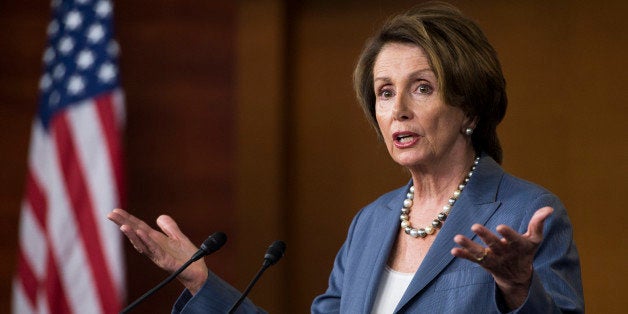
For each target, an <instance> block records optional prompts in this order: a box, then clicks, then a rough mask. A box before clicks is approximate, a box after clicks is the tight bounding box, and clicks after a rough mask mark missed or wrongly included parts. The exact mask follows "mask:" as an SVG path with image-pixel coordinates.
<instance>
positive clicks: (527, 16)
mask: <svg viewBox="0 0 628 314" xmlns="http://www.w3.org/2000/svg"><path fill="white" fill-rule="evenodd" d="M418 2H419V1H405V0H400V1H394V2H391V1H367V0H362V1H337V0H334V1H331V0H304V1H288V0H284V1H280V0H259V1H253V0H250V1H245V0H241V1H227V0H224V1H222V0H206V1H199V0H196V1H194V0H177V1H173V0H156V1H117V2H115V6H114V14H115V33H116V37H117V39H118V42H119V44H120V48H121V57H120V74H121V87H122V88H123V89H124V91H125V94H126V107H127V127H126V131H125V136H124V148H125V168H126V177H127V183H126V184H127V198H128V202H127V203H128V205H127V208H128V210H129V211H131V212H132V213H133V214H135V215H137V216H139V217H141V218H144V219H146V220H147V221H149V222H151V223H152V222H153V221H154V219H155V218H156V217H157V216H158V215H160V214H162V213H169V214H170V215H171V216H173V217H174V218H175V219H176V220H177V221H178V223H179V226H180V227H181V228H182V229H183V230H184V231H185V232H186V233H187V234H188V236H189V237H190V238H191V239H192V240H193V241H194V242H195V243H201V242H202V241H203V240H204V239H205V238H206V237H207V235H209V234H210V233H212V232H214V231H217V230H222V231H225V232H226V233H227V234H228V236H229V241H228V243H227V245H226V246H225V248H224V249H222V250H221V251H219V252H217V253H215V254H214V255H212V256H210V257H208V258H207V262H208V264H209V265H210V267H211V268H212V269H213V270H214V271H215V272H216V273H217V274H219V275H220V276H222V277H223V278H225V279H226V280H228V281H229V282H231V283H232V284H233V285H234V286H235V287H236V288H239V289H240V290H243V289H244V288H245V287H246V284H247V283H248V282H249V280H250V279H251V278H252V277H253V275H254V273H255V271H257V269H258V268H259V266H260V263H261V260H262V257H263V254H264V251H265V249H266V247H267V246H268V245H269V244H270V243H271V242H272V241H273V240H275V239H283V240H284V241H285V242H286V243H287V245H288V249H287V254H286V256H285V258H284V259H283V260H282V261H280V262H279V264H277V265H276V266H274V267H273V268H271V269H269V270H268V271H267V273H266V274H265V275H264V277H263V278H262V279H261V280H260V282H259V283H258V284H257V286H256V287H255V289H254V290H253V292H252V293H251V298H252V299H253V300H254V301H255V302H256V303H257V304H258V305H260V306H262V307H264V308H265V309H266V310H268V311H269V312H271V313H305V312H308V311H309V305H310V303H311V301H312V299H313V298H314V297H315V296H316V295H317V294H320V293H322V292H323V291H324V290H325V289H326V287H327V278H328V275H329V272H330V270H331V267H332V263H333V259H334V256H335V254H336V252H337V250H338V249H339V247H340V245H341V244H342V242H343V241H344V238H345V235H346V232H347V228H348V226H349V223H350V221H351V218H352V217H353V215H354V214H355V213H356V212H357V211H358V210H359V209H360V208H361V207H362V206H364V205H366V204H368V203H370V202H371V201H373V200H374V199H375V198H376V197H378V196H379V195H380V194H382V193H384V192H386V191H389V190H391V189H393V188H396V187H398V186H401V185H402V184H404V183H405V182H406V180H407V179H408V175H407V174H406V173H405V172H404V171H403V170H402V169H400V168H399V167H397V166H396V165H395V164H394V163H392V161H391V160H390V159H389V158H388V154H387V152H386V150H385V148H384V147H383V145H382V144H380V143H378V141H377V139H376V136H375V133H374V132H373V131H372V130H371V129H370V127H369V125H368V124H367V122H366V120H365V118H364V117H363V114H362V112H361V109H360V108H359V106H358V105H357V102H356V101H355V98H354V93H353V91H352V88H351V75H352V70H353V67H354V65H355V62H356V59H357V56H358V54H359V53H360V51H361V48H362V47H363V45H364V43H365V41H366V39H367V38H368V37H369V36H370V35H371V34H372V33H373V31H374V30H375V29H377V27H378V26H379V25H381V23H382V22H383V21H384V20H385V19H386V18H387V17H388V16H390V15H391V14H393V13H399V12H402V11H404V10H406V9H409V8H410V7H412V6H413V5H414V4H416V3H418ZM450 2H451V3H453V4H454V5H456V6H458V7H459V8H460V9H461V10H462V11H463V12H465V13H466V14H467V15H468V16H470V17H472V18H473V19H474V20H476V21H477V22H478V23H479V25H480V26H481V27H482V29H483V30H484V31H485V33H486V35H487V36H488V38H489V40H490V41H491V42H492V44H493V45H494V47H495V49H496V50H497V52H498V54H499V56H500V60H501V62H502V66H503V70H504V73H505V76H506V80H507V84H508V85H507V86H508V96H509V108H508V113H507V115H506V119H505V121H504V122H503V123H502V124H501V126H500V128H499V129H498V131H499V134H500V138H501V141H502V144H503V148H504V164H503V166H504V168H505V169H506V170H507V171H509V172H511V173H512V174H514V175H516V176H519V177H521V178H524V179H527V180H530V181H533V182H536V183H538V184H541V185H543V186H545V187H546V188H548V189H549V190H551V191H553V192H554V193H556V194H557V195H558V196H559V197H560V198H561V199H562V201H563V202H564V203H565V205H566V207H567V209H568V212H569V214H570V217H571V219H572V222H573V225H574V229H575V235H574V236H575V240H576V244H577V245H578V247H579V251H580V257H581V262H582V271H583V282H584V290H585V291H584V292H585V300H586V308H587V311H588V312H590V313H620V312H623V311H625V309H626V307H627V306H628V300H627V299H626V298H625V296H624V295H623V291H625V284H626V280H628V270H627V269H628V267H626V261H627V260H628V259H627V256H628V253H627V251H626V250H627V248H628V247H627V246H626V240H625V239H626V237H625V235H624V232H625V230H626V227H625V226H626V225H627V224H628V219H627V215H626V214H625V209H624V208H623V206H620V204H622V203H623V201H622V200H623V197H624V196H625V194H624V193H625V191H624V190H623V187H624V186H626V183H628V180H627V179H628V171H627V161H628V158H627V157H628V148H627V145H626V144H628V142H627V141H626V134H627V132H628V129H627V127H626V120H627V118H628V116H627V112H628V110H627V106H626V98H627V97H626V84H627V83H628V76H627V74H626V71H627V69H628V62H627V61H626V60H627V58H626V53H625V51H626V49H628V36H627V35H626V29H628V20H627V19H626V18H625V16H626V13H627V12H628V5H626V3H625V1H620V0H609V1H600V2H593V1H567V0H558V1H490V0H478V1H450ZM49 21H50V9H49V2H48V1H32V0H26V1H0V165H1V166H0V167H2V171H1V182H0V203H1V204H2V206H0V208H1V211H2V212H1V216H2V220H1V225H0V230H1V232H2V234H1V236H2V242H1V246H0V256H2V258H1V261H0V312H8V311H9V308H10V303H11V280H12V277H13V274H14V272H15V265H16V250H17V243H18V241H17V235H18V230H17V222H18V218H19V213H20V203H21V201H22V197H23V192H24V182H25V175H26V159H27V150H28V143H29V136H30V128H31V123H32V120H33V117H34V115H35V113H36V109H37V108H36V107H37V106H36V104H37V90H38V81H39V77H40V75H41V73H42V65H41V63H42V62H41V56H42V52H43V50H44V47H45V43H46V26H47V24H48V22H49ZM102 219H105V217H102ZM125 250H126V257H125V258H126V270H127V277H126V278H127V302H129V301H132V300H134V299H135V298H137V297H139V296H140V295H141V294H143V293H144V292H145V291H147V290H148V289H150V288H151V287H152V286H154V285H155V284H157V283H158V282H159V281H161V280H162V279H163V278H165V277H166V276H167V274H166V273H164V272H162V271H160V270H158V269H157V268H156V267H154V266H153V265H152V264H151V263H150V262H149V261H148V260H146V259H144V258H143V257H142V256H140V255H139V254H137V253H136V252H135V251H134V250H133V249H132V247H131V246H130V245H128V244H127V243H125ZM181 290H182V287H181V286H180V285H179V284H178V283H172V284H171V285H169V286H168V287H166V288H165V289H163V290H162V291H160V292H158V294H157V295H156V296H154V297H153V298H151V299H149V300H148V301H147V302H145V303H144V304H142V305H141V306H140V307H138V309H137V312H138V313H141V312H145V313H148V312H150V313H169V311H170V308H171V306H172V304H173V303H174V301H175V299H176V297H177V296H178V294H179V293H180V291H181Z"/></svg>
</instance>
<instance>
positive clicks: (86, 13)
mask: <svg viewBox="0 0 628 314" xmlns="http://www.w3.org/2000/svg"><path fill="white" fill-rule="evenodd" d="M90 2H91V1H90V0H77V1H60V0H54V1H52V6H53V12H54V19H53V20H52V21H51V22H50V24H49V25H48V30H47V31H48V46H47V47H46V50H45V52H44V66H45V72H44V74H43V76H42V77H41V80H40V84H39V87H40V99H39V116H40V118H41V119H42V122H43V124H44V127H46V128H47V127H48V124H49V122H50V119H51V117H52V116H53V115H54V114H55V113H56V112H57V111H58V110H62V109H64V108H65V107H67V106H68V105H71V104H76V103H79V102H80V101H81V100H83V99H87V98H92V97H94V96H96V95H99V94H101V93H103V92H106V91H111V90H113V89H114V88H116V87H117V86H118V83H119V82H118V67H117V58H118V53H119V46H118V43H117V42H116V41H115V40H114V39H113V34H112V32H113V20H112V16H113V15H112V5H111V2H109V1H96V3H95V4H90ZM88 4H89V5H88Z"/></svg>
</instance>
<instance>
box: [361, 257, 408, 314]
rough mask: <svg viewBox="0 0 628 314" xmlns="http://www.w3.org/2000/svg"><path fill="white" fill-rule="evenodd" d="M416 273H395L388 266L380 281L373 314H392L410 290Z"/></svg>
mask: <svg viewBox="0 0 628 314" xmlns="http://www.w3.org/2000/svg"><path fill="white" fill-rule="evenodd" d="M412 277H414V273H401V272H398V271H394V270H392V269H390V267H388V265H386V267H385V268H384V272H383V273H382V279H381V280H380V281H379V287H378V288H377V295H376V296H375V302H374V303H373V309H372V310H371V314H390V313H392V312H393V311H394V310H395V308H397V304H398V303H399V301H400V300H401V297H402V296H403V294H404V293H405V292H406V289H408V286H409V285H410V281H412Z"/></svg>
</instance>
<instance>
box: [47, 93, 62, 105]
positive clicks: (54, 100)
mask: <svg viewBox="0 0 628 314" xmlns="http://www.w3.org/2000/svg"><path fill="white" fill-rule="evenodd" d="M60 100H61V95H59V92H57V91H56V90H53V91H52V93H50V96H48V103H49V104H50V105H51V106H52V107H55V106H56V105H58V104H59V101H60Z"/></svg>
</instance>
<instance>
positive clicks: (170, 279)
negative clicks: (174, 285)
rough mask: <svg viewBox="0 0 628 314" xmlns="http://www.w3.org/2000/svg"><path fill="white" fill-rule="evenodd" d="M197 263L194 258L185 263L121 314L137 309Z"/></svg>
mask: <svg viewBox="0 0 628 314" xmlns="http://www.w3.org/2000/svg"><path fill="white" fill-rule="evenodd" d="M195 261H196V260H194V259H193V258H192V259H190V260H188V261H187V262H185V264H183V266H181V267H179V269H177V271H175V272H174V273H172V274H171V275H170V276H168V278H166V279H164V281H162V282H161V283H159V284H158V285H156V286H155V287H154V288H152V289H150V290H148V291H147V292H146V293H144V295H142V296H141V297H139V298H138V299H137V300H135V301H134V302H133V303H131V304H129V305H128V306H127V307H125V308H124V310H122V311H121V312H120V314H126V313H128V312H130V311H131V310H132V309H133V308H134V307H136V306H137V305H138V304H140V303H141V302H142V301H144V300H145V299H146V298H148V297H149V296H151V295H152V294H153V293H155V292H156V291H157V290H159V289H161V288H162V287H163V286H165V285H166V284H168V283H169V282H171V281H172V279H174V278H176V277H177V276H178V275H179V274H180V273H181V272H183V271H184V270H185V269H186V268H187V267H188V266H190V264H192V263H194V262H195Z"/></svg>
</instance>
